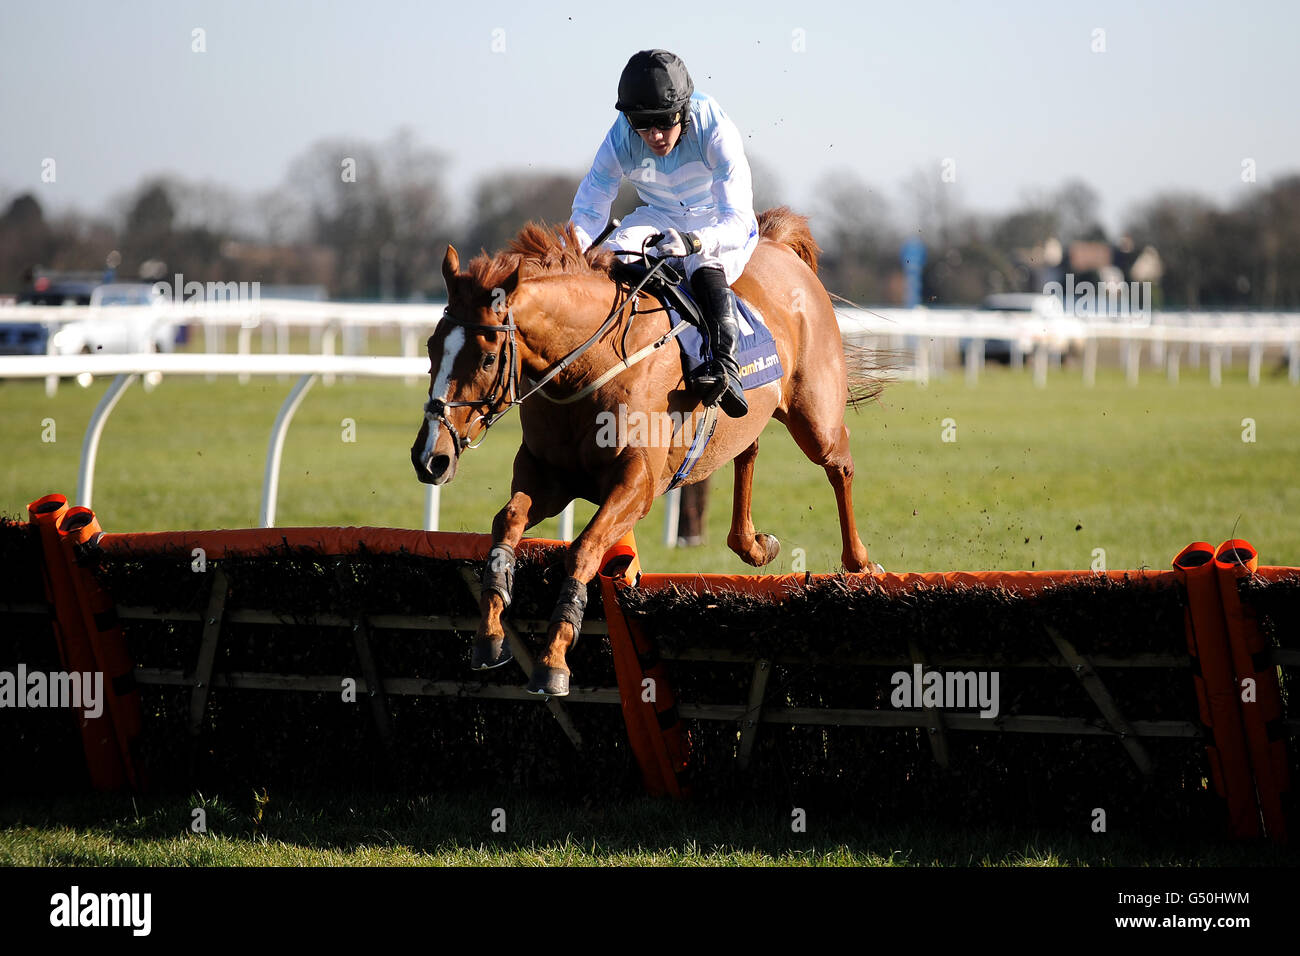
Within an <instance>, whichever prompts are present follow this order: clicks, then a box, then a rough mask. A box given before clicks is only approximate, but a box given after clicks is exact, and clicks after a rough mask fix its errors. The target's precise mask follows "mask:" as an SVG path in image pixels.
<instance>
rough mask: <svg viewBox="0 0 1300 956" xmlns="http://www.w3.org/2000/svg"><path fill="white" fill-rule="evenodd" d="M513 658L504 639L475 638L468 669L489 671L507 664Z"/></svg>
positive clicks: (512, 653)
mask: <svg viewBox="0 0 1300 956" xmlns="http://www.w3.org/2000/svg"><path fill="white" fill-rule="evenodd" d="M514 656H515V655H514V652H513V651H511V650H510V644H509V642H507V641H506V639H505V638H504V637H476V638H474V645H473V648H472V650H471V651H470V660H469V668H470V670H474V671H490V670H492V668H494V667H500V666H501V665H502V664H509V663H510V662H511V661H512V660H514Z"/></svg>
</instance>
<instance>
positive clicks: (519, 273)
mask: <svg viewBox="0 0 1300 956" xmlns="http://www.w3.org/2000/svg"><path fill="white" fill-rule="evenodd" d="M534 271H536V270H535V269H534V268H533V267H532V265H531V264H530V263H529V262H528V261H527V260H526V259H521V260H520V261H519V264H518V265H517V266H515V271H514V272H512V273H510V275H508V276H506V278H505V281H504V282H502V283H501V288H502V290H503V291H504V292H505V294H506V295H511V294H513V293H514V291H515V289H517V288H518V287H519V283H520V282H522V281H523V280H524V279H527V278H528V277H529V276H530V275H531V274H532V273H533V272H534Z"/></svg>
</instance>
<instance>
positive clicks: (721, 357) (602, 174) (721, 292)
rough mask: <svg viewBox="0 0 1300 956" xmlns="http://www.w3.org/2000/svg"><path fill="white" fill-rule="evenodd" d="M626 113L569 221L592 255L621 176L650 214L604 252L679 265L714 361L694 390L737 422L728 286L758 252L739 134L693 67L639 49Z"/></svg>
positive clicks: (631, 219)
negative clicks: (646, 245) (643, 254)
mask: <svg viewBox="0 0 1300 956" xmlns="http://www.w3.org/2000/svg"><path fill="white" fill-rule="evenodd" d="M614 108H615V109H617V110H619V111H620V113H621V114H622V115H620V116H619V117H618V119H616V120H615V121H614V125H613V126H612V127H610V130H609V133H608V134H606V136H605V141H604V142H603V143H601V144H600V149H599V150H598V151H597V152H596V159H595V162H594V163H593V164H592V167H591V171H590V172H588V173H587V175H586V177H585V178H584V179H583V180H582V183H581V185H579V186H578V192H577V195H576V196H575V197H574V199H573V213H572V216H571V218H570V221H571V222H572V224H573V226H574V227H575V230H576V232H577V235H578V238H579V239H580V240H581V241H582V248H583V250H584V251H585V250H586V249H587V247H589V246H590V245H591V242H592V237H593V236H597V235H599V234H600V232H601V231H602V230H603V229H604V228H605V225H606V223H608V222H609V212H610V207H611V206H612V205H613V202H614V198H615V196H617V194H618V187H619V185H620V183H621V182H622V181H623V179H624V178H627V179H630V180H631V181H632V182H633V184H634V185H635V186H636V191H637V194H638V195H639V196H640V197H641V199H642V201H643V202H644V203H645V205H644V206H641V207H639V208H637V209H636V210H635V211H633V212H632V213H630V214H629V215H628V216H626V217H625V218H624V219H623V221H622V223H621V225H620V227H619V228H618V229H617V230H615V231H614V232H613V233H612V234H611V235H610V236H609V238H608V239H606V240H605V242H604V245H605V246H608V247H610V248H613V249H620V250H635V251H638V252H639V251H640V250H641V248H642V243H643V242H644V241H645V240H646V239H647V238H648V237H650V236H654V235H659V236H661V238H660V239H659V240H658V241H657V242H656V243H655V245H654V247H653V248H654V251H655V252H656V253H657V254H658V255H659V256H660V257H661V258H677V259H681V260H682V264H683V265H684V268H685V272H686V275H687V276H688V277H689V278H690V280H691V290H692V291H693V292H694V294H695V300H696V302H697V303H699V306H700V311H701V313H702V314H703V316H704V321H705V323H706V324H707V325H708V332H709V339H710V342H711V345H712V350H713V361H711V362H709V363H707V364H706V365H704V366H703V367H702V368H701V369H700V371H699V372H698V373H697V374H696V376H695V377H694V381H693V383H692V384H693V386H694V388H695V389H696V391H697V393H698V394H699V395H700V398H701V401H702V402H703V403H704V404H705V405H714V404H716V403H717V402H719V401H721V402H722V410H723V411H724V412H726V413H727V414H728V415H729V416H731V417H732V418H739V417H741V416H743V415H744V414H745V413H746V412H747V411H748V410H749V405H748V403H747V402H746V401H745V393H744V389H743V388H741V384H740V369H739V367H738V366H737V364H736V341H737V339H738V338H739V326H738V323H737V321H736V304H735V298H734V296H733V295H732V292H731V289H730V285H731V283H733V282H735V281H736V280H737V279H738V278H740V274H741V273H742V272H743V271H744V269H745V264H746V263H747V262H748V261H749V257H750V255H751V254H753V252H754V248H755V247H756V246H757V245H758V220H757V219H756V218H755V216H754V195H753V187H752V186H751V184H750V174H749V162H748V161H747V160H746V159H745V150H744V145H743V143H742V141H741V137H740V131H739V130H737V129H736V125H735V124H734V123H733V122H732V121H731V119H730V118H729V117H728V116H727V114H726V113H724V112H723V111H722V107H721V106H719V105H718V103H717V101H716V100H714V99H713V98H712V97H710V96H708V95H706V94H704V93H696V92H695V85H694V83H692V82H691V76H690V74H689V73H688V72H686V64H684V63H683V62H682V61H681V60H680V59H679V58H678V57H676V56H675V55H673V54H672V53H669V52H668V51H667V50H642V51H641V52H640V53H637V54H636V55H635V56H633V57H632V59H630V60H629V61H628V63H627V66H626V67H624V69H623V75H622V77H621V78H620V79H619V81H618V102H617V103H615V104H614Z"/></svg>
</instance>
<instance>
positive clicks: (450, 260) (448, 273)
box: [442, 244, 460, 295]
mask: <svg viewBox="0 0 1300 956" xmlns="http://www.w3.org/2000/svg"><path fill="white" fill-rule="evenodd" d="M459 271H460V253H458V252H457V251H456V247H455V246H453V245H451V244H448V245H447V254H446V255H445V256H443V257H442V279H443V281H444V282H446V283H447V294H448V295H451V287H452V285H453V284H454V283H455V282H456V273H457V272H459Z"/></svg>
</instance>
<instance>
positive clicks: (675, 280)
mask: <svg viewBox="0 0 1300 956" xmlns="http://www.w3.org/2000/svg"><path fill="white" fill-rule="evenodd" d="M649 271H650V269H649V267H648V266H646V264H645V263H644V262H624V261H623V260H622V259H615V260H614V263H613V265H611V266H610V269H609V274H610V275H611V276H613V277H614V278H615V279H617V280H619V281H620V282H626V283H628V284H629V285H633V286H634V285H636V284H637V283H638V282H640V281H641V280H642V279H644V278H645V274H646V273H647V272H649ZM685 281H686V277H685V276H684V275H682V274H681V273H680V272H678V271H677V270H676V269H674V268H673V267H672V265H671V264H669V263H667V262H665V263H664V264H663V265H661V266H660V267H659V269H658V271H657V272H655V274H654V275H653V276H651V277H650V281H649V282H647V283H646V284H645V285H644V286H642V288H643V289H644V290H645V291H646V292H649V293H650V294H651V295H652V296H654V297H655V298H657V299H658V300H659V301H660V302H662V303H663V304H664V305H666V306H667V307H668V309H669V310H670V311H675V312H677V314H678V315H680V316H682V317H683V318H684V319H686V321H687V322H689V323H691V325H693V326H695V327H696V328H697V329H699V330H700V333H701V334H702V335H706V336H707V335H708V334H709V332H708V328H707V327H706V326H705V324H704V317H703V316H702V315H700V307H699V306H698V305H696V304H695V300H694V299H692V298H691V297H690V296H689V295H688V294H687V293H686V291H685V290H684V289H683V288H682V283H684V282H685Z"/></svg>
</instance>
